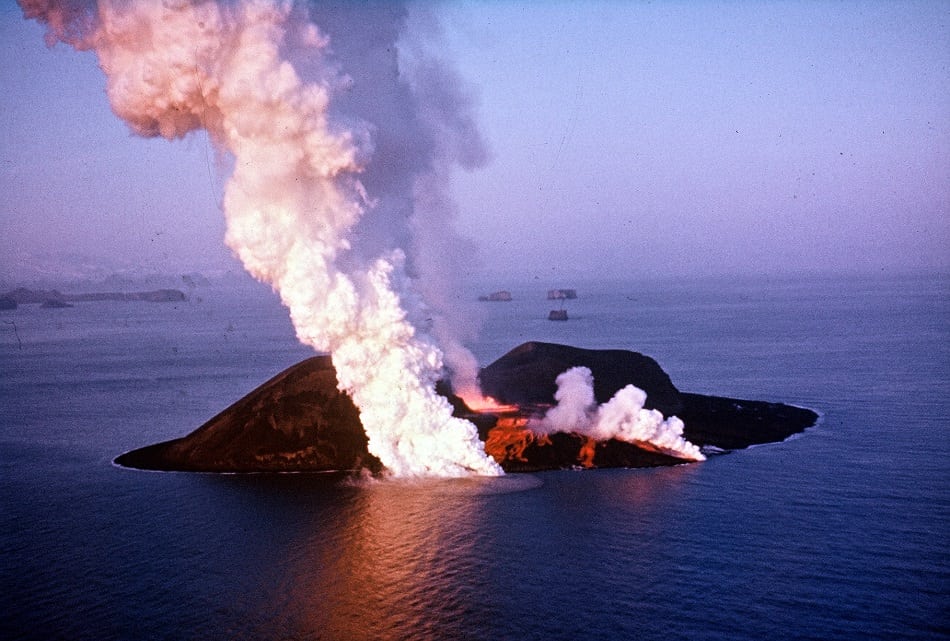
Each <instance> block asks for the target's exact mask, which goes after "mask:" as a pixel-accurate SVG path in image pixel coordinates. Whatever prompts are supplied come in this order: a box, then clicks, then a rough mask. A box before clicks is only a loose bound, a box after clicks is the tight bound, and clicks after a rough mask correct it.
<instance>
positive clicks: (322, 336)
mask: <svg viewBox="0 0 950 641" xmlns="http://www.w3.org/2000/svg"><path fill="white" fill-rule="evenodd" d="M21 6H22V8H23V11H24V14H25V15H26V17H28V18H35V19H38V20H40V21H41V22H43V23H45V24H46V25H47V26H48V28H49V31H48V33H47V42H48V43H49V44H51V45H52V44H53V43H55V42H56V41H63V42H66V43H68V44H70V45H72V46H74V47H76V48H79V49H92V50H94V51H95V52H96V54H97V55H98V57H99V63H100V66H101V67H102V69H103V70H104V71H105V73H106V75H107V78H108V94H109V100H110V103H111V105H112V108H113V111H114V112H115V113H116V114H117V115H118V116H119V117H120V118H122V119H123V120H124V121H125V122H126V123H127V124H128V126H129V127H130V128H131V129H132V131H134V132H135V133H137V134H138V135H141V136H147V137H155V136H161V137H163V138H166V139H169V140H171V139H176V138H181V137H183V136H185V135H187V134H188V133H189V132H191V131H194V130H198V129H204V130H207V132H208V134H209V136H210V138H211V140H212V141H213V142H214V143H215V145H216V146H217V147H218V148H219V149H221V150H223V151H225V152H227V153H230V154H231V155H232V156H233V158H234V170H233V173H232V176H231V177H230V179H229V181H228V184H227V187H226V190H225V195H224V211H225V216H226V218H227V232H226V237H225V241H226V242H227V244H228V246H229V247H230V248H231V249H232V250H233V251H234V253H235V254H236V255H237V256H238V257H239V258H240V259H241V261H242V262H243V264H244V266H245V268H246V269H247V270H248V271H249V272H250V273H251V274H252V275H253V276H255V277H256V278H258V279H260V280H262V281H265V282H268V283H270V284H271V285H272V286H273V287H274V288H275V289H276V290H277V291H278V292H279V293H280V296H281V299H282V300H283V302H284V304H285V305H286V306H287V307H288V309H289V311H290V316H291V319H292V320H293V323H294V326H295V328H296V331H297V336H298V337H299V339H300V340H301V341H303V342H304V343H306V344H308V345H311V346H313V347H314V348H315V349H317V350H319V351H324V352H329V353H330V354H331V356H332V358H333V363H334V366H335V367H336V370H337V374H338V378H339V385H340V388H341V389H342V390H344V391H345V392H347V393H349V394H350V395H351V396H352V398H353V400H354V402H355V403H356V405H357V407H359V409H360V416H361V419H362V422H363V425H364V427H365V429H366V432H367V436H368V438H369V448H370V451H371V452H373V453H374V454H376V455H377V456H378V457H379V458H380V460H381V461H382V462H383V464H384V465H385V466H386V467H387V468H388V469H389V470H390V471H391V472H392V473H393V474H396V475H401V476H414V475H441V476H458V475H465V474H471V473H476V474H500V473H501V469H500V468H499V467H498V465H497V464H496V463H495V462H494V461H493V460H492V459H491V458H490V457H488V456H487V455H486V454H485V452H484V448H483V445H482V443H481V442H480V441H479V440H478V435H477V432H476V430H475V427H474V426H473V425H471V424H470V423H468V422H466V421H463V420H460V419H456V418H454V417H452V416H451V408H450V406H449V404H448V403H447V402H446V401H445V400H444V399H443V398H442V397H441V396H439V395H437V394H436V393H435V391H434V383H435V381H436V380H437V378H438V377H439V376H440V375H441V373H442V370H443V366H444V363H443V352H442V351H441V350H440V349H439V347H438V346H437V345H436V342H435V340H434V339H433V338H432V337H431V336H430V334H429V331H430V330H431V331H432V333H435V334H439V335H440V336H441V337H443V339H444V340H446V339H447V337H449V335H450V332H449V331H448V329H447V328H448V327H450V326H451V323H450V322H449V321H448V320H447V312H448V310H449V306H448V305H447V304H446V301H445V300H443V299H440V298H439V297H438V296H436V295H434V292H436V291H439V288H440V287H442V286H443V285H444V284H442V283H439V282H438V280H437V279H435V278H434V276H435V275H438V274H439V269H441V268H443V267H444V266H445V260H444V257H440V256H439V254H438V252H437V251H435V250H436V249H438V248H439V247H444V246H445V245H446V244H447V243H446V241H443V242H442V244H441V245H440V244H438V243H435V242H433V240H432V238H431V233H432V232H439V233H446V232H447V231H448V224H447V222H446V216H448V215H451V213H452V211H451V204H450V203H449V202H448V200H447V199H446V197H445V192H444V184H445V181H446V180H447V175H448V168H450V167H451V166H452V165H455V164H458V165H462V166H463V167H474V166H477V165H478V164H479V163H480V162H482V161H483V160H484V159H485V156H486V154H485V150H484V147H483V146H482V144H481V141H480V139H479V138H478V135H477V131H476V129H475V127H474V124H473V121H472V119H471V118H470V116H469V112H468V102H467V99H466V97H465V95H464V93H463V92H461V91H459V89H458V85H457V83H456V82H455V79H454V77H453V76H452V74H451V73H450V72H449V71H448V70H447V69H446V68H445V67H444V66H442V65H441V64H439V63H438V62H437V61H434V60H432V59H431V58H429V57H428V56H427V54H426V52H425V51H424V48H423V47H422V46H421V45H420V44H418V43H412V44H413V46H406V47H404V48H403V50H402V51H403V53H397V52H400V51H401V50H400V48H399V45H400V44H401V42H402V40H401V38H402V37H403V35H404V33H405V27H406V24H407V20H408V18H409V16H408V13H407V11H406V9H405V7H402V6H400V5H397V4H391V3H380V4H378V5H372V6H371V7H369V8H367V7H366V6H364V5H360V4H359V3H344V4H343V5H341V6H326V5H321V7H320V8H314V9H312V10H308V8H307V7H305V6H301V5H295V4H294V3H292V2H287V1H280V0H243V1H233V2H221V3H216V2H212V1H200V0H195V1H194V2H189V1H188V0H166V1H165V2H127V1H123V0H100V2H98V3H97V4H93V3H91V2H80V1H77V0H59V1H52V0H21ZM447 242H448V243H449V244H450V243H451V242H452V240H451V239H450V240H449V241H447ZM443 251H444V250H443ZM446 343H447V344H448V345H449V346H450V348H451V349H450V354H451V355H452V357H453V361H454V363H450V364H449V365H450V366H451V367H452V369H455V370H458V371H462V370H464V369H465V367H466V363H468V365H467V367H472V366H473V363H474V359H472V358H470V357H471V354H470V353H468V352H467V350H465V349H464V348H463V347H462V346H461V344H460V343H459V342H458V341H456V340H454V339H452V340H446Z"/></svg>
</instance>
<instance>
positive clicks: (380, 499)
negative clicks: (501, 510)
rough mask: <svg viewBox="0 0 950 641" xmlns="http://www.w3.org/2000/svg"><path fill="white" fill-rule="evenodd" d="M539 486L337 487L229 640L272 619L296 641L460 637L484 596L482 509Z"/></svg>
mask: <svg viewBox="0 0 950 641" xmlns="http://www.w3.org/2000/svg"><path fill="white" fill-rule="evenodd" d="M540 485H541V483H540V481H539V480H538V479H537V478H535V477H530V476H520V477H503V478H498V479H455V480H445V481H435V480H426V481H371V480H361V481H358V482H355V483H347V482H344V483H337V484H336V487H334V488H332V489H331V488H327V490H326V491H327V493H328V494H331V495H333V498H332V502H331V503H327V504H326V505H322V506H321V509H319V510H318V511H316V512H315V513H314V517H315V518H314V520H313V521H312V522H311V523H310V527H309V532H307V533H306V534H304V533H303V532H301V536H300V537H299V538H298V537H293V538H292V540H291V541H289V542H288V543H289V544H290V546H291V549H286V550H283V551H282V552H281V553H276V552H274V555H275V557H276V556H279V555H280V554H283V558H282V559H281V560H280V561H279V563H280V566H281V568H280V576H277V577H275V579H276V585H275V586H274V588H273V589H272V590H271V594H269V595H267V597H266V598H264V599H263V600H262V601H261V602H259V603H255V604H254V607H255V608H257V609H259V610H260V611H259V612H253V613H252V612H249V613H247V614H248V617H247V620H248V621H254V620H257V621H259V622H260V624H261V629H259V630H254V629H253V628H254V627H255V626H254V625H253V624H249V627H248V629H247V630H246V631H244V632H243V633H242V632H241V631H237V630H232V632H233V633H235V636H244V635H245V634H246V638H255V637H257V636H258V635H259V634H264V633H265V632H266V633H267V634H273V631H274V622H275V620H276V621H280V622H281V625H280V626H279V628H280V629H282V630H284V632H285V634H287V635H288V636H289V637H290V638H296V639H307V638H321V639H406V638H413V639H444V638H452V637H456V638H460V637H464V632H463V630H464V626H465V625H466V622H467V621H469V620H470V619H471V618H472V617H474V616H476V613H478V612H479V611H480V610H481V608H480V603H482V602H483V600H484V595H485V594H486V593H487V592H488V591H489V590H490V586H489V584H488V582H487V581H488V580H487V570H486V568H487V565H488V564H487V563H486V559H485V557H484V549H485V545H484V538H485V536H486V528H485V525H486V523H485V515H484V509H483V508H484V505H485V501H486V500H489V499H490V498H491V497H493V496H497V495H499V494H506V493H512V492H519V491H524V490H530V489H532V488H536V487H539V486H540ZM258 489H259V488H258ZM271 489H274V488H271ZM285 489H286V488H285ZM252 493H253V494H258V493H257V491H256V490H255V491H253V492H252ZM265 494H266V492H265ZM263 496H264V495H262V494H258V495H257V498H258V499H260V498H263ZM301 525H302V524H301Z"/></svg>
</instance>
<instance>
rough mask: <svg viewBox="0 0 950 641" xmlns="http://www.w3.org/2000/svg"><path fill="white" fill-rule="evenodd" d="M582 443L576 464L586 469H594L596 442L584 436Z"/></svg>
mask: <svg viewBox="0 0 950 641" xmlns="http://www.w3.org/2000/svg"><path fill="white" fill-rule="evenodd" d="M583 438H584V442H583V443H582V444H581V449H580V451H579V452H578V453H577V462H578V463H579V464H580V465H581V466H582V467H586V468H592V467H594V455H595V454H596V453H597V440H596V439H593V438H591V437H590V436H584V437H583Z"/></svg>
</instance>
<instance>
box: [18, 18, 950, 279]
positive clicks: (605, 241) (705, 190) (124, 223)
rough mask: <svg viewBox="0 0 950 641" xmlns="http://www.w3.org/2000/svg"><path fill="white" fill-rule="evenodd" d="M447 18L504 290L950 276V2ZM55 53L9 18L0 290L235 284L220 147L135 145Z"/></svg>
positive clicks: (83, 58)
mask: <svg viewBox="0 0 950 641" xmlns="http://www.w3.org/2000/svg"><path fill="white" fill-rule="evenodd" d="M436 11H437V13H438V14H439V15H440V16H441V17H442V23H443V28H444V36H445V42H444V47H445V50H446V52H447V54H448V55H449V57H450V58H451V59H453V60H454V61H455V62H456V66H457V68H458V71H459V72H460V74H461V75H462V76H463V77H464V78H465V80H466V82H467V83H468V85H469V88H470V90H471V91H472V92H473V94H474V95H475V96H476V98H477V102H478V105H479V106H478V118H479V122H480V124H481V127H482V131H483V133H484V135H485V138H486V139H487V141H488V144H489V146H490V148H491V153H492V161H491V163H490V164H489V165H488V166H487V167H486V168H485V169H482V170H479V171H477V172H475V173H472V174H468V175H459V176H458V177H457V179H456V182H455V193H456V197H457V201H458V204H459V210H460V216H459V220H458V228H459V230H460V231H461V232H462V233H463V234H464V235H466V236H468V237H471V238H472V239H473V240H475V241H476V243H477V244H478V246H479V247H480V250H481V258H482V264H483V266H484V267H485V268H486V269H488V270H489V271H492V272H498V273H510V274H512V275H513V276H528V277H530V276H534V275H538V276H543V277H549V276H550V277H554V278H558V277H560V276H564V277H574V276H580V275H594V276H597V275H624V274H632V275H645V276H652V275H664V274H701V273H735V272H739V273H774V272H783V271H801V270H833V271H854V270H857V271H881V270H884V271H905V270H918V269H947V268H950V4H948V3H945V2H931V3H914V2H901V3H886V2H861V3H842V2H827V3H825V2H795V3H783V2H773V3H763V2H750V3H734V2H729V3H723V4H718V3H712V2H702V3H694V2H653V3H635V2H601V3H593V2H585V3H567V2H563V3H537V2H467V3H447V4H445V5H440V6H438V7H437V9H436ZM42 34H43V29H42V28H41V27H40V26H38V25H36V24H32V23H27V22H25V21H23V20H22V19H21V18H20V15H19V11H18V10H17V9H16V8H15V7H12V6H8V5H5V6H4V8H3V9H0V86H2V87H3V91H2V92H0V94H2V95H0V159H2V166H0V272H2V274H3V275H8V274H15V273H16V271H17V269H18V265H19V263H20V262H22V260H23V259H24V257H25V256H35V255H37V254H46V253H50V252H56V253H58V252H74V253H79V254H84V255H90V256H94V257H97V258H101V259H103V260H107V261H111V262H112V263H114V264H115V265H122V264H128V263H135V264H142V265H145V266H147V267H150V268H154V269H157V270H169V271H185V270H190V269H193V268H198V269H207V268H214V267H220V266H229V265H230V266H232V267H233V266H234V263H232V262H230V259H229V258H228V251H227V250H226V248H225V247H224V246H223V243H222V241H221V238H222V236H223V233H224V231H223V230H224V223H223V217H222V214H221V212H220V211H218V209H217V202H218V198H219V195H220V191H221V183H222V180H223V178H222V176H221V175H220V172H219V171H218V169H217V168H216V166H215V159H214V153H213V151H211V149H210V148H209V146H208V143H207V141H206V140H205V139H204V138H203V137H202V136H194V137H192V138H189V139H187V140H185V141H182V142H176V143H168V142H166V141H163V140H149V141H145V140H140V139H136V138H134V137H132V136H131V135H130V134H129V133H128V132H127V130H126V128H125V126H124V125H123V124H122V123H120V122H119V121H118V120H117V119H116V118H115V117H114V116H113V115H112V114H111V112H110V110H109V107H108V104H107V101H106V98H105V95H104V79H103V78H102V74H101V72H100V71H99V70H98V68H97V67H96V63H95V58H94V56H93V55H92V54H90V53H76V52H74V51H72V50H71V49H69V48H67V47H65V46H64V45H59V46H57V47H56V48H54V49H52V50H50V49H47V48H46V47H45V45H44V43H43V39H42ZM31 260H32V259H31ZM0 280H2V279H0Z"/></svg>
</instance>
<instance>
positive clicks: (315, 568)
mask: <svg viewBox="0 0 950 641" xmlns="http://www.w3.org/2000/svg"><path fill="white" fill-rule="evenodd" d="M492 285H494V287H495V288H499V289H500V288H502V287H507V288H509V289H511V290H512V293H513V294H514V296H515V300H514V301H513V302H511V303H485V304H481V305H479V306H475V307H474V311H473V312H472V316H470V317H469V321H471V323H472V324H474V323H475V317H476V316H479V315H480V316H481V322H482V331H481V334H480V338H479V339H478V340H477V341H476V343H475V344H474V348H475V351H476V353H477V355H478V356H479V358H480V360H481V361H482V362H483V363H487V362H489V361H491V360H493V359H494V358H497V357H498V356H500V355H501V354H503V353H504V352H505V351H507V350H508V349H510V348H512V347H514V346H515V345H517V344H519V343H521V342H523V341H525V340H549V341H556V342H564V343H570V344H573V345H578V346H583V347H593V348H606V347H611V348H626V349H633V350H637V351H641V352H644V353H646V354H649V355H651V356H653V357H654V358H656V359H657V360H658V361H659V362H660V363H661V365H663V367H664V368H665V369H666V370H667V372H669V374H670V375H671V377H672V378H673V381H674V383H676V384H677V386H678V387H680V389H683V390H686V391H694V392H705V393H713V394H720V395H726V396H735V397H740V398H742V397H744V398H754V399H763V400H774V401H784V402H790V403H795V404H800V405H804V406H808V407H812V408H815V409H817V410H819V411H820V412H821V413H822V415H823V418H822V422H821V423H820V424H819V426H817V427H816V428H813V429H811V430H809V431H807V432H805V433H804V434H802V435H800V436H797V437H795V438H793V439H791V440H789V441H787V442H785V443H781V444H774V445H768V446H760V447H756V448H752V449H750V450H745V451H741V452H734V453H731V454H727V455H723V456H716V457H713V458H711V459H710V460H708V461H707V462H705V463H701V464H693V465H685V466H680V467H676V468H668V469H655V470H602V471H593V472H570V471H565V472H549V473H543V474H534V475H525V476H515V475H512V476H508V477H505V478H502V479H495V480H486V479H481V480H477V479H473V480H457V481H425V482H382V483H379V482H376V483H368V482H345V481H341V480H340V479H337V478H327V477H323V476H308V475H284V476H262V475H251V476H235V475H227V476H219V475H203V474H182V473H147V472H138V471H132V470H125V469H121V468H117V467H115V466H113V465H112V464H111V460H112V459H113V458H114V457H115V456H116V455H117V454H119V453H121V452H122V451H125V450H128V449H131V448H134V447H138V446H141V445H144V444H148V443H152V442H155V441H158V440H164V439H168V438H173V437H176V436H181V435H183V434H185V433H187V432H189V431H191V430H192V429H194V428H195V427H196V426H197V425H199V424H201V423H202V422H204V421H205V420H207V419H208V418H210V417H211V416H212V415H213V414H215V413H217V412H218V411H220V410H221V409H222V408H224V407H225V406H226V405H228V404H230V403H231V402H233V401H234V400H236V399H237V398H239V397H240V396H242V395H243V394H244V393H246V392H248V391H249V390H251V389H252V388H254V387H255V386H256V385H258V384H260V383H261V382H263V381H264V380H265V379H267V378H268V377H270V376H272V375H274V374H276V373H277V372H279V371H280V370H282V369H283V368H285V367H287V366H289V365H291V364H293V363H295V362H297V361H298V360H300V359H302V358H304V357H305V356H307V355H308V354H309V352H308V351H307V350H306V349H305V348H303V347H301V346H299V345H298V344H297V343H296V341H295V339H294V337H293V331H292V329H291V327H290V323H289V321H288V320H287V316H286V313H285V311H284V310H283V309H282V308H281V307H280V305H279V304H278V303H277V301H276V299H275V298H274V297H273V296H272V295H271V294H270V293H269V292H267V291H266V290H265V289H263V288H248V289H243V290H216V289H213V288H208V289H197V290H194V291H192V292H191V298H190V300H189V301H188V302H187V303H183V304H178V305H172V304H146V303H87V304H77V305H76V306H75V307H73V308H69V309H58V310H56V309H54V310H44V309H39V308H38V307H37V306H33V305H29V306H21V307H20V309H18V310H16V311H13V312H0V579H2V590H0V638H3V639H176V640H177V639H202V640H204V639H473V640H474V639H539V640H540V639H605V640H606V639H763V638H771V639H868V638H875V639H894V638H919V639H934V638H937V639H939V638H948V636H950V545H948V540H950V277H946V276H926V277H924V276H920V277H873V278H872V277H861V278H857V277H855V278H840V277H839V278H818V277H808V278H774V279H765V278H760V279H747V280H741V281H729V280H714V279H705V280H679V281H668V282H656V281H654V282H624V283H596V284H591V283H556V285H560V286H568V287H577V288H578V289H579V294H580V298H579V299H578V300H576V301H568V302H567V304H566V308H567V310H568V313H569V315H570V317H571V318H570V320H569V321H568V322H566V323H553V322H550V321H548V320H546V317H547V312H548V311H549V309H551V307H552V305H551V303H549V302H548V301H546V300H543V298H544V291H545V287H541V286H537V285H533V284H528V285H523V286H517V284H512V283H494V284H492ZM492 285H489V287H491V286H492ZM475 293H478V291H476V290H473V291H471V292H469V291H466V292H461V293H460V294H459V297H460V301H461V300H462V299H464V300H468V299H470V298H473V297H474V294H475Z"/></svg>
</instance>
